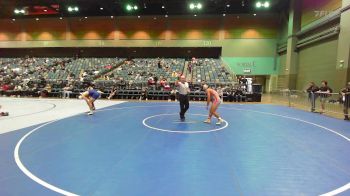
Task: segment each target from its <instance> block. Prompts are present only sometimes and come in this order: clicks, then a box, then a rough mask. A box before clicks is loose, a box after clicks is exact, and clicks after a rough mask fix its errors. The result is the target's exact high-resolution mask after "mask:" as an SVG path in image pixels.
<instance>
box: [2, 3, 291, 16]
mask: <svg viewBox="0 0 350 196" xmlns="http://www.w3.org/2000/svg"><path fill="white" fill-rule="evenodd" d="M257 1H259V0H0V9H1V11H0V18H27V17H29V18H36V17H76V16H78V17H85V16H127V15H135V16H139V15H140V16H143V15H164V16H165V15H168V16H172V15H194V14H196V15H223V14H253V13H259V12H265V13H266V12H267V13H279V12H281V11H282V10H286V9H287V8H288V0H261V2H265V1H268V2H269V3H270V5H271V6H270V8H269V9H257V8H255V4H256V2H257ZM190 3H195V4H196V3H201V4H202V5H203V8H202V9H201V10H198V11H193V10H190V9H189V4H190ZM127 4H130V5H137V6H138V9H137V10H135V11H131V12H128V11H127V10H126V5H127ZM69 6H72V7H75V6H77V7H78V8H79V11H78V12H75V13H70V12H68V7H69ZM163 6H164V7H163ZM15 9H24V10H25V14H20V15H16V14H15V13H14V10H15Z"/></svg>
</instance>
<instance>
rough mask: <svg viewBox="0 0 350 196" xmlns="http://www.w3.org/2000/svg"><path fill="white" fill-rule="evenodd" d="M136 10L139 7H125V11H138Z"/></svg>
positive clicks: (128, 5)
mask: <svg viewBox="0 0 350 196" xmlns="http://www.w3.org/2000/svg"><path fill="white" fill-rule="evenodd" d="M138 9H139V7H138V6H137V5H130V4H127V5H126V10H127V11H134V10H138Z"/></svg>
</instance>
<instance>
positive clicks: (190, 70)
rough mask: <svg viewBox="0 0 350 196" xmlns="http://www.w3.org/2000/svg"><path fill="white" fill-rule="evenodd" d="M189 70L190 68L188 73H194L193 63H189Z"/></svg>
mask: <svg viewBox="0 0 350 196" xmlns="http://www.w3.org/2000/svg"><path fill="white" fill-rule="evenodd" d="M187 70H188V73H190V74H191V73H192V63H189V64H188V67H187Z"/></svg>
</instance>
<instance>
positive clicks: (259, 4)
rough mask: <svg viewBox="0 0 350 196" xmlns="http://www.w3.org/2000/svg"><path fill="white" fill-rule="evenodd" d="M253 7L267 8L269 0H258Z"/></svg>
mask: <svg viewBox="0 0 350 196" xmlns="http://www.w3.org/2000/svg"><path fill="white" fill-rule="evenodd" d="M255 7H256V8H269V7H270V2H269V1H265V2H262V1H258V2H256V3H255Z"/></svg>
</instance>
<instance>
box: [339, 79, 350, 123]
mask: <svg viewBox="0 0 350 196" xmlns="http://www.w3.org/2000/svg"><path fill="white" fill-rule="evenodd" d="M340 93H341V95H342V100H343V102H344V106H343V108H344V109H343V111H344V120H349V107H350V82H348V83H347V85H346V87H345V88H343V89H341V91H340Z"/></svg>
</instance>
